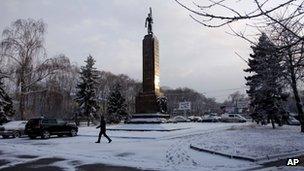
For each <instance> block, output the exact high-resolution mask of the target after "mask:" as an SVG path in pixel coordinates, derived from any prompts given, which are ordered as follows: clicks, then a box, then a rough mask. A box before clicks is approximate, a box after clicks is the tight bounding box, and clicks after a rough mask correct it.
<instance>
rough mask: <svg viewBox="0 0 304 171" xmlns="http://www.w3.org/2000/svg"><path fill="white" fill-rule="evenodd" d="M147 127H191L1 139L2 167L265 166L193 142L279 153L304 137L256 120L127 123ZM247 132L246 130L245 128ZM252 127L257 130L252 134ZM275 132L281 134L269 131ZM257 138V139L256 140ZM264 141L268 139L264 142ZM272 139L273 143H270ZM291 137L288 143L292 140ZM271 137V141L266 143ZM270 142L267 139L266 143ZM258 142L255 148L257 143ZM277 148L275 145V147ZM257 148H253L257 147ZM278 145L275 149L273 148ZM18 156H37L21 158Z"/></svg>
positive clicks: (246, 151) (247, 151)
mask: <svg viewBox="0 0 304 171" xmlns="http://www.w3.org/2000/svg"><path fill="white" fill-rule="evenodd" d="M124 126H125V125H111V126H109V129H115V128H120V129H121V128H122V127H124ZM144 126H145V127H146V128H147V129H153V127H154V129H155V128H159V127H161V128H173V127H175V128H179V127H181V128H182V127H187V129H182V130H177V131H117V130H116V131H108V135H109V136H110V137H111V138H112V139H113V142H112V143H110V144H109V143H107V141H106V139H102V142H101V143H100V144H96V143H94V142H95V141H96V139H97V134H98V130H96V129H95V127H80V129H79V135H78V136H76V137H72V138H71V137H62V138H59V137H56V136H54V137H52V138H51V139H48V140H41V139H36V140H30V139H29V138H27V137H24V138H19V139H1V140H0V146H1V150H0V151H1V158H2V159H5V160H6V161H7V164H3V165H2V166H1V167H0V170H1V169H5V168H8V167H12V166H16V165H17V166H18V165H20V164H22V163H28V162H30V161H36V160H38V159H44V158H59V159H62V160H59V161H56V162H54V163H52V164H51V166H54V167H55V166H56V167H59V168H62V169H64V170H75V169H76V168H79V167H81V166H82V165H88V164H106V165H112V166H129V167H133V168H139V169H144V170H169V171H171V170H172V171H173V170H180V171H184V170H197V171H201V170H246V169H249V168H259V167H261V165H259V164H258V163H255V162H250V161H246V160H238V159H233V158H228V157H223V156H221V155H216V154H210V153H206V152H199V151H195V150H193V149H191V148H190V144H192V145H199V146H203V147H205V148H208V149H211V150H216V151H221V152H224V153H231V154H238V153H241V154H242V155H245V156H254V157H256V156H258V155H262V154H263V155H264V154H278V153H286V152H294V151H297V150H300V146H301V145H303V143H304V141H303V138H301V137H299V136H301V135H300V133H299V131H298V128H293V127H283V128H280V129H279V130H272V129H270V128H269V127H263V128H262V127H255V126H252V124H248V123H245V124H238V123H178V124H160V125H159V124H147V125H126V127H127V128H129V129H130V128H132V127H133V128H138V127H141V128H142V127H144ZM241 130H242V132H240V131H241ZM253 131H254V132H255V134H253ZM275 131H277V133H275V135H273V136H275V137H277V138H285V140H286V141H279V140H278V139H272V138H273V136H270V137H266V136H265V133H266V132H268V133H267V135H269V134H272V133H274V132H275ZM252 136H255V138H256V139H257V140H260V141H255V142H252V141H251V140H252ZM262 139H265V141H263V140H262ZM270 139H272V141H269V140H270ZM287 140H289V141H287ZM266 141H269V142H266ZM265 142H266V143H265ZM253 145H254V146H253ZM270 147H272V148H270ZM253 148H254V149H253ZM274 149H275V150H274ZM18 156H36V157H34V158H20V157H18Z"/></svg>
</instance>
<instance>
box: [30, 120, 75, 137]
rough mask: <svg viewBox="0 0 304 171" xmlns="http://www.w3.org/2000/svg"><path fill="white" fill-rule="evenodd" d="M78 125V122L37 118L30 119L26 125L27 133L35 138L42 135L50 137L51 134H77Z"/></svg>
mask: <svg viewBox="0 0 304 171" xmlns="http://www.w3.org/2000/svg"><path fill="white" fill-rule="evenodd" d="M77 132H78V127H77V126H76V124H71V123H67V122H65V121H63V120H59V119H45V118H35V119H30V120H29V121H28V122H27V124H26V126H25V133H26V134H27V135H28V136H29V137H30V138H31V139H34V138H36V137H38V136H40V137H41V138H42V139H48V138H50V137H51V135H58V136H59V137H61V136H63V135H68V136H71V137H73V136H76V135H77Z"/></svg>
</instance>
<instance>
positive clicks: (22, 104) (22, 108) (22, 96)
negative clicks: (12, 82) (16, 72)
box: [19, 76, 26, 120]
mask: <svg viewBox="0 0 304 171" xmlns="http://www.w3.org/2000/svg"><path fill="white" fill-rule="evenodd" d="M20 79H21V80H20V99H19V111H20V118H21V120H25V119H26V116H25V93H26V88H25V81H24V78H23V76H21V78H20Z"/></svg>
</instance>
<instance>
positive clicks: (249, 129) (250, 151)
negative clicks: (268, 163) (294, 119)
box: [192, 124, 304, 160]
mask: <svg viewBox="0 0 304 171" xmlns="http://www.w3.org/2000/svg"><path fill="white" fill-rule="evenodd" d="M192 145H193V146H195V147H198V148H202V149H208V150H211V151H215V152H219V153H222V154H227V155H233V156H243V157H248V158H251V159H256V160H265V159H272V158H278V157H282V156H284V155H287V156H288V155H290V154H293V155H295V154H302V155H303V154H304V148H303V147H304V134H303V133H301V132H300V127H298V126H287V125H285V126H283V127H278V128H277V129H272V127H271V126H270V125H269V126H260V125H256V124H252V125H246V126H239V127H232V128H229V129H227V130H222V131H217V132H215V133H206V134H204V138H203V139H197V141H196V142H194V143H192Z"/></svg>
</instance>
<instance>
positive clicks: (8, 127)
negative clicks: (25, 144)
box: [0, 121, 27, 138]
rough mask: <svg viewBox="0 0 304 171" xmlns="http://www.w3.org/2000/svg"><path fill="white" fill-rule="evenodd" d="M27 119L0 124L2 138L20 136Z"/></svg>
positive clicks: (22, 133)
mask: <svg viewBox="0 0 304 171" xmlns="http://www.w3.org/2000/svg"><path fill="white" fill-rule="evenodd" d="M26 123H27V121H10V122H8V123H5V124H3V125H2V126H0V135H1V136H2V137H3V138H9V137H10V136H11V137H13V138H16V137H21V136H22V135H24V130H25V125H26Z"/></svg>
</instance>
